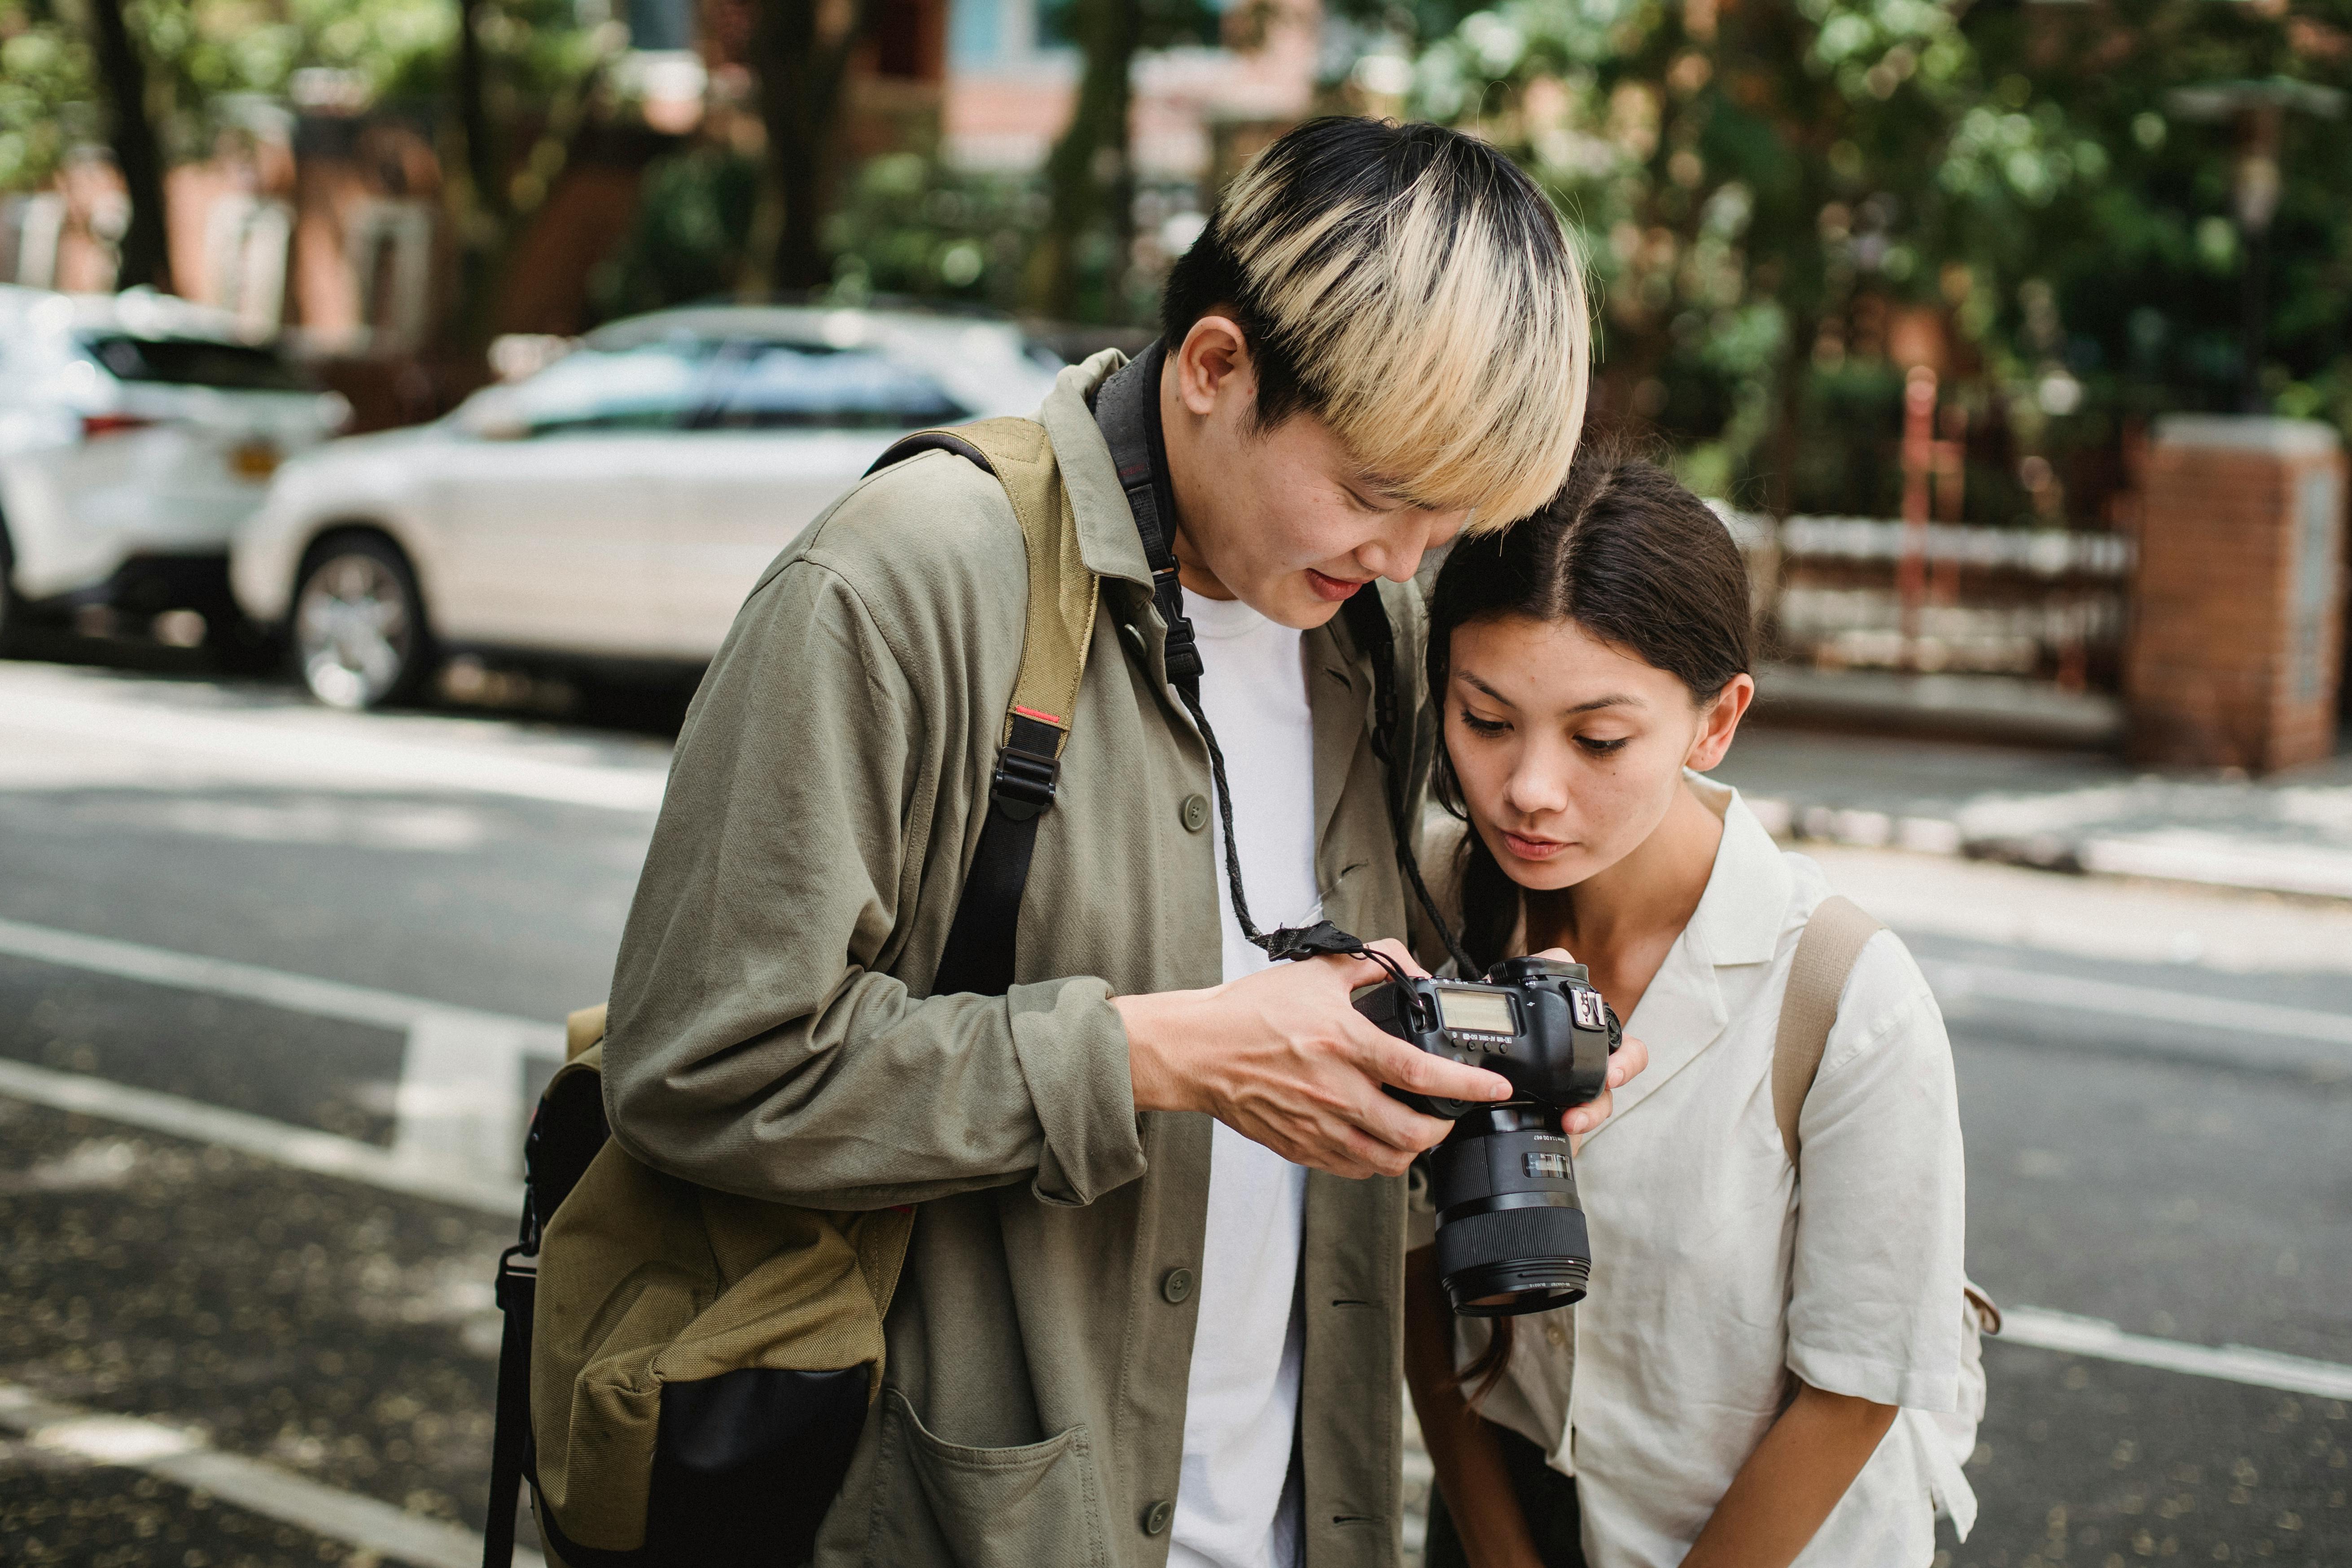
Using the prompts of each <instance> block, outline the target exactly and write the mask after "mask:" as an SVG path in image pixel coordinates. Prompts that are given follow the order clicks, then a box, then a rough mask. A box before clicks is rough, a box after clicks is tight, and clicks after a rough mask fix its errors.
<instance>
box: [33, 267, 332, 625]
mask: <svg viewBox="0 0 2352 1568" xmlns="http://www.w3.org/2000/svg"><path fill="white" fill-rule="evenodd" d="M350 413H351V406H350V405H348V404H347V403H345V402H344V401H343V399H342V398H341V397H339V396H337V395H335V394H333V393H331V392H323V393H322V392H320V391H318V390H317V389H316V388H315V387H313V386H312V385H311V384H310V380H309V378H308V377H307V376H306V375H305V374H303V373H302V371H301V370H300V369H299V367H298V366H296V365H295V364H293V363H291V362H289V360H288V359H286V358H285V356H284V355H283V354H282V353H280V352H279V351H278V350H277V349H276V348H273V347H271V346H268V345H267V344H261V343H255V342H247V341H246V340H244V339H242V338H240V337H238V336H237V335H236V330H235V326H234V323H233V322H232V321H230V319H229V318H227V317H226V316H224V315H222V314H221V313H219V312H217V311H214V310H205V309H203V308H202V307H199V306H195V305H191V304H189V303H187V302H186V301H184V300H175V299H173V298H171V297H170V296H169V295H162V294H151V293H148V292H146V291H144V290H139V289H134V290H131V291H130V292H127V293H123V294H58V293H52V292H51V291H49V290H48V289H20V288H14V287H7V286H0V635H5V632H6V631H7V629H8V626H9V623H10V622H11V621H13V620H14V619H16V617H17V616H22V615H39V614H42V613H44V612H47V611H53V610H55V611H62V610H69V609H72V608H75V607H78V606H81V605H106V606H110V607H112V608H114V609H117V610H120V611H121V612H123V613H124V614H126V615H130V616H154V615H156V614H157V613H159V612H161V611H163V610H169V609H176V608H186V609H194V610H196V611H198V612H200V613H201V614H203V615H204V616H205V618H206V622H207V625H208V626H209V628H210V629H211V630H212V631H214V632H215V633H217V632H224V631H228V630H231V629H233V623H234V621H235V618H236V617H235V612H234V607H233V606H232V605H231V603H230V600H229V596H228V583H227V564H228V542H229V536H230V535H231V534H232V533H233V532H234V531H236V526H237V524H239V523H241V522H243V521H245V520H246V518H247V517H248V516H250V515H251V514H252V512H253V511H254V510H255V509H256V508H257V507H258V506H259V505H260V504H261V500H262V496H263V494H264V493H265V491H266V489H267V488H268V480H269V477H270V475H271V473H272V472H273V471H275V470H276V468H277V467H278V463H279V461H280V460H281V459H283V458H285V457H286V456H288V455H289V454H290V453H293V452H298V451H300V450H302V449H304V448H305V447H314V446H316V445H318V444H319V443H320V442H321V441H323V440H325V439H326V438H327V437H328V436H330V435H331V434H332V433H333V432H334V431H335V430H336V429H337V428H339V427H340V426H341V425H342V423H343V421H344V420H345V419H346V418H347V417H348V416H350Z"/></svg>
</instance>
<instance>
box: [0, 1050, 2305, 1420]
mask: <svg viewBox="0 0 2352 1568" xmlns="http://www.w3.org/2000/svg"><path fill="white" fill-rule="evenodd" d="M0 1094H5V1095H11V1096H14V1097H15V1098H16V1099H19V1100H32V1101H34V1102H35V1103H37V1104H40V1105H47V1106H53V1107H56V1108H57V1109H58V1110H74V1111H80V1112H82V1113H84V1114H86V1115H90V1116H98V1117H103V1118H105V1119H106V1120H108V1121H121V1122H124V1123H126V1124H128V1125H130V1126H133V1127H144V1128H147V1129H149V1130H151V1131H157V1132H164V1133H169V1134H171V1135H172V1136H173V1137H176V1138H186V1139H189V1140H192V1141H194V1142H206V1143H216V1144H220V1145H221V1146H223V1147H225V1148H230V1149H236V1150H237V1151H239V1152H243V1153H247V1154H253V1155H257V1156H258V1157H259V1158H261V1159H265V1160H272V1161H275V1162H277V1163H279V1164H281V1165H288V1166H291V1167H292V1168H294V1169H296V1170H302V1171H310V1172H312V1173H316V1174H319V1175H324V1176H334V1177H339V1178H341V1179H343V1180H345V1181H352V1182H359V1183H362V1184H366V1185H369V1186H375V1187H382V1188H384V1189H386V1190H388V1191H392V1192H397V1193H404V1194H409V1195H411V1196H415V1197H422V1198H430V1199H433V1200H435V1201H436V1202H440V1203H446V1204H450V1205H456V1206H458V1207H463V1208H470V1209H478V1210H479V1211H481V1212H482V1213H485V1214H492V1215H498V1216H499V1218H501V1219H503V1218H506V1217H507V1216H509V1215H513V1214H515V1213H517V1212H518V1211H519V1209H520V1205H521V1203H522V1188H521V1186H520V1184H507V1183H497V1182H487V1181H478V1180H473V1179H470V1178H467V1177H465V1176H461V1175H452V1174H450V1173H448V1172H447V1171H446V1168H445V1167H443V1166H442V1165H440V1164H439V1163H422V1162H419V1161H416V1160H413V1159H408V1158H404V1157H402V1156H401V1155H399V1154H396V1153H391V1152H386V1151H384V1150H382V1149H379V1148H377V1147H375V1146H374V1145H373V1144H371V1143H362V1142H358V1141H356V1140H354V1139H350V1138H338V1137H336V1136H334V1135H333V1134H331V1133H326V1132H315V1131H310V1130H309V1129H306V1128H300V1127H292V1126H289V1125H288V1124H286V1123H285V1122H282V1121H268V1120H266V1119H264V1118H262V1117H258V1116H247V1115H245V1114H243V1113H242V1112H239V1111H234V1110H221V1109H219V1108H218V1107H216V1106H210V1105H199V1104H197V1103H196V1102H194V1100H181V1099H178V1098H176V1097H174V1096H172V1095H168V1094H155V1093H152V1092H150V1091H148V1090H146V1089H129V1088H126V1087H124V1086H123V1085H121V1084H118V1083H110V1082H109V1081H107V1080H106V1079H98V1078H89V1077H86V1076H84V1075H82V1074H79V1073H62V1072H53V1071H51V1070H49V1069H48V1068H37V1067H30V1066H27V1065H26V1064H25V1063H23V1062H13V1061H8V1060H5V1059H0ZM2000 1340H2001V1341H2003V1342H2007V1343H2010V1344H2019V1345H2030V1346H2033V1347H2035V1348H2037V1349H2041V1350H2053V1351H2063V1352H2067V1353H2069V1354H2072V1355H2084V1356H2093V1357H2095V1358H2097V1359H2099V1360H2102V1361H2117V1362H2126V1363H2130V1364H2132V1365H2135V1366H2147V1367H2156V1368H2159V1369H2161V1370H2163V1371H2167V1372H2178V1373H2188V1374H2189V1375H2191V1376H2195V1377H2213V1378H2220V1379H2222V1380H2223V1381H2225V1382H2230V1383H2240V1384H2252V1386H2255V1387H2258V1388H2279V1389H2285V1390H2287V1391H2289V1392H2291V1393H2296V1394H2312V1395H2315V1396H2318V1397H2323V1398H2330V1399H2352V1366H2342V1365H2338V1364H2337V1363H2334V1362H2324V1361H2312V1360H2309V1359H2307V1358H2305V1357H2302V1356H2291V1355H2281V1354H2279V1353H2278V1352H2275V1351H2263V1350H2254V1349H2252V1348H2250V1347H2248V1346H2245V1345H2224V1346H2222V1347H2221V1349H2219V1350H2215V1349H2213V1348H2212V1347H2211V1346H2210V1345H2192V1344H2184V1343H2181V1342H2179V1341H2175V1340H2160V1339H2155V1338H2152V1337H2150V1336H2148V1335H2146V1334H2132V1333H2126V1332H2125V1331H2123V1330H2121V1329H2119V1328H2117V1327H2116V1325H2115V1324H2113V1323H2111V1322H2108V1321H2105V1320H2104V1319H2099V1318H2081V1317H2075V1316H2074V1315H2073V1314H2071V1313H2066V1312H2053V1311H2051V1310H2048V1309H2046V1308H2042V1307H2010V1308H2006V1309H2004V1310H2003V1312H2002V1322H2001V1331H2000Z"/></svg>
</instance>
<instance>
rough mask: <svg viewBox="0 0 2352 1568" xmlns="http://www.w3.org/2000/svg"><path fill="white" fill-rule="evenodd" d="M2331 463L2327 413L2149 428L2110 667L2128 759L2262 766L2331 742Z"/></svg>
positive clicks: (2325, 750)
mask: <svg viewBox="0 0 2352 1568" xmlns="http://www.w3.org/2000/svg"><path fill="white" fill-rule="evenodd" d="M2344 473H2345V466H2344V457H2343V454H2342V452H2341V450H2340V449H2339V447H2338V445H2337V442H2336V435H2335V432H2334V431H2333V430H2332V429H2330V428H2328V427H2327V426H2321V425H2315V424H2311V423H2307V422H2304V421H2294V420H2276V419H2251V418H2249V419H2225V418H2209V417H2189V418H2181V419H2176V420H2168V421H2166V422H2164V424H2163V425H2161V426H2159V428H2158V434H2157V439H2156V442H2155V444H2154V447H2153V448H2152V450H2151V451H2150V453H2149V458H2148V465H2147V478H2146V492H2145V499H2144V502H2143V506H2142V513H2141V535H2140V547H2139V552H2138V569H2137V577H2136V580H2135V583H2134V593H2133V599H2134V606H2133V625H2132V629H2131V633H2130V636H2129V640H2128V644H2127V647H2126V656H2125V667H2124V684H2125V693H2126V701H2127V703H2128V710H2129V729H2128V742H2127V743H2128V745H2129V749H2130V751H2131V752H2132V755H2133V756H2134V758H2135V760H2137V761H2140V762H2144V763H2158V764H2168V765H2176V766H2200V767H2235V768H2242V769H2245V770H2246V771H2248V772H2250V773H2266V772H2269V771H2271V770H2273V769H2277V768H2284V767H2292V766H2294V765H2295V764H2297V763H2308V762H2316V761H2319V760H2321V759H2323V758H2326V757H2327V756H2330V755H2332V754H2333V752H2334V750H2335V745H2336V681H2337V679H2338V677H2339V675H2340V671H2341V668H2342V664H2343V643H2342V637H2343V619H2344V616H2343V607H2344V595H2343V587H2342V584H2343V575H2342V574H2343V564H2342V563H2343V510H2344Z"/></svg>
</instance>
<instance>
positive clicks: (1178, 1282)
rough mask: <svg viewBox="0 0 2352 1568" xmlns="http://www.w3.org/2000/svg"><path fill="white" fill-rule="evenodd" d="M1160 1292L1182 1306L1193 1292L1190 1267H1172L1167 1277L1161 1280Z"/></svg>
mask: <svg viewBox="0 0 2352 1568" xmlns="http://www.w3.org/2000/svg"><path fill="white" fill-rule="evenodd" d="M1160 1294H1161V1295H1162V1296H1165V1297H1167V1298H1168V1300H1171V1301H1172V1302H1174V1303H1176V1304H1177V1305H1179V1306H1181V1305H1182V1304H1183V1303H1184V1301H1185V1300H1186V1299H1187V1298H1188V1297H1190V1296H1191V1295H1192V1270H1191V1269H1189V1268H1171V1269H1170V1270H1169V1271H1168V1273H1167V1275H1166V1277H1165V1278H1163V1279H1161V1280H1160Z"/></svg>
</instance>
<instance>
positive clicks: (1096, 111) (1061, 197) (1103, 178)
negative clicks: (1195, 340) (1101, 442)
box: [1029, 0, 1143, 321]
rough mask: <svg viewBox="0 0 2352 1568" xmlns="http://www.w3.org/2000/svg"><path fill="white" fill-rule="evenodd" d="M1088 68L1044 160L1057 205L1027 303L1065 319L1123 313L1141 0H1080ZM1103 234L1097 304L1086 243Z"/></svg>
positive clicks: (1033, 265)
mask: <svg viewBox="0 0 2352 1568" xmlns="http://www.w3.org/2000/svg"><path fill="white" fill-rule="evenodd" d="M1074 14H1075V20H1076V24H1077V28H1078V42H1079V45H1080V47H1082V48H1083V49H1084V50H1085V53H1086V72H1085V74H1084V76H1082V77H1081V78H1080V79H1079V82H1078V101H1077V105H1076V108H1075V109H1074V110H1072V111H1071V115H1070V126H1069V129H1068V130H1067V131H1066V132H1063V133H1062V139H1061V141H1059V142H1056V143H1055V146H1054V153H1053V156H1052V157H1051V158H1049V159H1048V160H1047V161H1046V163H1045V178H1046V183H1047V185H1048V187H1049V188H1050V190H1051V192H1052V198H1053V211H1052V216H1050V217H1049V218H1048V219H1047V220H1046V225H1045V234H1044V235H1043V236H1042V237H1040V238H1039V240H1038V245H1037V249H1036V252H1035V254H1034V256H1033V257H1032V258H1031V259H1030V264H1029V299H1030V303H1031V304H1032V305H1034V307H1035V308H1036V309H1038V310H1043V311H1045V313H1046V314H1048V315H1052V316H1059V317H1061V318H1062V319H1063V320H1065V321H1076V320H1084V319H1087V318H1089V317H1092V318H1096V319H1116V318H1118V317H1119V316H1121V315H1123V314H1125V308H1124V307H1125V303H1126V288H1127V263H1128V258H1129V255H1130V254H1131V253H1132V252H1133V250H1134V248H1135V174H1134V169H1133V166H1132V163H1131V160H1130V159H1129V148H1128V115H1129V109H1130V108H1131V106H1132V103H1133V100H1134V92H1133V89H1132V87H1131V85H1130V76H1131V73H1132V72H1133V70H1134V68H1135V54H1136V50H1137V49H1139V48H1140V47H1142V44H1143V5H1142V3H1141V0H1077V4H1076V6H1075V7H1074ZM1105 236H1107V237H1108V240H1109V242H1110V256H1109V262H1108V268H1106V270H1105V273H1104V276H1103V280H1102V296H1101V300H1100V301H1099V304H1098V305H1097V307H1096V308H1093V309H1089V308H1087V303H1086V301H1084V300H1082V299H1081V298H1080V290H1081V288H1082V282H1081V273H1082V270H1083V268H1082V264H1083V262H1084V260H1085V251H1086V247H1087V242H1088V241H1089V239H1093V238H1096V237H1105Z"/></svg>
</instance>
